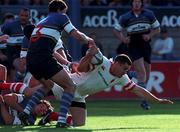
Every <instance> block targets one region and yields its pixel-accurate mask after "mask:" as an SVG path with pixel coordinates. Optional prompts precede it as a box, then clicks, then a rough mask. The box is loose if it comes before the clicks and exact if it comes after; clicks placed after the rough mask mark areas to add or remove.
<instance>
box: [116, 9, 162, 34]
mask: <svg viewBox="0 0 180 132" xmlns="http://www.w3.org/2000/svg"><path fill="white" fill-rule="evenodd" d="M159 27H160V24H159V22H158V20H157V19H156V17H155V15H154V13H153V12H152V11H150V10H148V9H143V10H142V11H141V13H140V14H139V15H136V14H134V13H133V11H129V12H127V13H125V14H124V15H122V16H121V18H120V21H119V24H116V25H115V27H114V28H115V29H116V30H118V31H122V29H123V28H125V29H126V31H127V33H128V34H129V35H133V34H143V33H147V32H149V31H150V30H151V29H156V28H159Z"/></svg>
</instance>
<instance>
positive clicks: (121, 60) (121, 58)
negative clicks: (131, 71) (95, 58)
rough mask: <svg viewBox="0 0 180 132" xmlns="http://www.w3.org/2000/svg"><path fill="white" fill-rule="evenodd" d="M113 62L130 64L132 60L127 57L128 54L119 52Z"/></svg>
mask: <svg viewBox="0 0 180 132" xmlns="http://www.w3.org/2000/svg"><path fill="white" fill-rule="evenodd" d="M114 61H115V62H118V63H122V64H125V63H127V64H128V65H132V61H131V59H130V58H129V56H127V55H125V54H120V55H117V56H116V57H115V59H114Z"/></svg>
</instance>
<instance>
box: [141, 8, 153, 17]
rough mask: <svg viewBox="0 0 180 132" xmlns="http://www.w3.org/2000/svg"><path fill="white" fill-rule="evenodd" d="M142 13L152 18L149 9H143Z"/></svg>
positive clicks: (151, 12)
mask: <svg viewBox="0 0 180 132" xmlns="http://www.w3.org/2000/svg"><path fill="white" fill-rule="evenodd" d="M143 12H144V14H145V15H147V16H154V13H153V11H152V10H150V9H143Z"/></svg>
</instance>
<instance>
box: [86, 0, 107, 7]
mask: <svg viewBox="0 0 180 132" xmlns="http://www.w3.org/2000/svg"><path fill="white" fill-rule="evenodd" d="M89 5H91V6H105V5H107V1H106V0H93V1H91V2H90V4H89Z"/></svg>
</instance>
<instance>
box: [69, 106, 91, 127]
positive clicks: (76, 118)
mask: <svg viewBox="0 0 180 132" xmlns="http://www.w3.org/2000/svg"><path fill="white" fill-rule="evenodd" d="M70 113H71V115H72V117H73V124H74V126H83V125H85V122H86V115H87V111H86V109H85V108H81V107H70Z"/></svg>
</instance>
